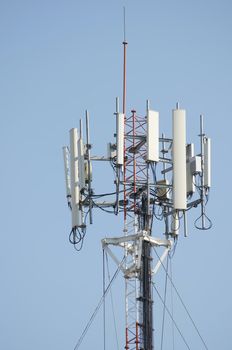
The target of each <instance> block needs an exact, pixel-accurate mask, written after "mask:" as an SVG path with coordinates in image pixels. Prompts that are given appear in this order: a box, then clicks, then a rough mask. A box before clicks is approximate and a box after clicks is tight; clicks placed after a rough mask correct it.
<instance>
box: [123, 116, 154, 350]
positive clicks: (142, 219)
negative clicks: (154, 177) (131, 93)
mask: <svg viewBox="0 0 232 350" xmlns="http://www.w3.org/2000/svg"><path fill="white" fill-rule="evenodd" d="M131 113H132V114H131V115H130V116H129V117H126V116H125V129H124V130H125V131H124V167H123V185H124V233H125V235H126V236H127V235H136V234H138V232H141V231H142V230H145V231H146V232H149V230H150V225H149V221H150V209H149V206H147V199H148V198H149V185H148V184H149V168H148V164H147V162H146V154H147V145H146V132H147V120H146V117H140V116H138V115H136V111H135V110H132V111H131ZM145 203H146V204H145ZM149 234H150V232H149ZM133 244H134V247H133V250H131V246H130V244H127V245H126V246H125V257H126V268H128V266H131V265H132V264H133V263H135V261H136V259H137V256H138V255H139V254H138V250H139V244H141V242H139V240H135V241H134V243H133ZM148 244H149V243H148ZM149 255H150V254H149ZM149 257H150V256H149ZM149 264H150V262H149ZM143 266H144V263H143ZM141 271H142V269H140V270H138V271H133V273H131V274H128V275H127V277H126V278H125V293H126V346H125V347H126V349H130V350H133V349H136V350H138V349H143V348H144V319H143V318H144V317H143V310H144V295H143V289H144V286H143V283H142V273H141ZM148 288H149V287H148Z"/></svg>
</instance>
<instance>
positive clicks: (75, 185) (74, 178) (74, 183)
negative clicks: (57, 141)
mask: <svg viewBox="0 0 232 350" xmlns="http://www.w3.org/2000/svg"><path fill="white" fill-rule="evenodd" d="M77 142H78V136H77V129H76V128H74V129H71V130H70V170H71V196H72V228H73V227H76V226H79V225H80V218H81V215H80V211H79V200H80V188H79V176H78V149H77Z"/></svg>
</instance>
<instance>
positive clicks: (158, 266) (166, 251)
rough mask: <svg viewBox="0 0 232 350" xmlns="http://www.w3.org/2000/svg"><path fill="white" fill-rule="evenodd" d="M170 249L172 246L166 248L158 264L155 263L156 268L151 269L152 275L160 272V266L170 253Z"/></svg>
mask: <svg viewBox="0 0 232 350" xmlns="http://www.w3.org/2000/svg"><path fill="white" fill-rule="evenodd" d="M169 250H170V248H166V249H165V250H164V252H163V254H162V255H161V257H160V258H159V260H158V262H157V264H156V265H155V267H154V269H152V271H151V273H152V275H155V274H156V273H157V272H158V270H159V268H160V266H161V265H162V264H163V262H164V259H165V258H166V256H167V255H168V252H169Z"/></svg>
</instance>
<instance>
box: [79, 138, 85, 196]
mask: <svg viewBox="0 0 232 350" xmlns="http://www.w3.org/2000/svg"><path fill="white" fill-rule="evenodd" d="M78 171H79V183H80V189H82V188H84V187H85V163H84V144H83V139H82V138H81V137H80V138H79V139H78Z"/></svg>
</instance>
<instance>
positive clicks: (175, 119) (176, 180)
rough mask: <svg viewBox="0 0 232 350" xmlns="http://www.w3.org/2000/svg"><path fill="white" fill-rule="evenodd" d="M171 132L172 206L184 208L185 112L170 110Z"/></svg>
mask: <svg viewBox="0 0 232 350" xmlns="http://www.w3.org/2000/svg"><path fill="white" fill-rule="evenodd" d="M172 123H173V124H172V133H173V150H172V151H173V207H174V209H180V210H181V209H186V112H185V110H184V109H174V110H173V112H172Z"/></svg>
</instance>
